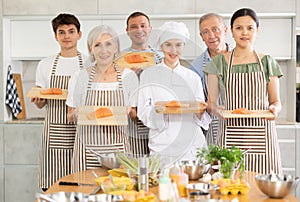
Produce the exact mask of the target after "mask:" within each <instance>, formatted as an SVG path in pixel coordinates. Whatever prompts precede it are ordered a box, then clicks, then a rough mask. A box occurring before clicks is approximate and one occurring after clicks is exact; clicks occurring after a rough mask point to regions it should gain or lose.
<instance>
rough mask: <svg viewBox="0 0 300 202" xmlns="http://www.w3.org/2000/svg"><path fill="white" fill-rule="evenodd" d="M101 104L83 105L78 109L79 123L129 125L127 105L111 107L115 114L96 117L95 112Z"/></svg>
mask: <svg viewBox="0 0 300 202" xmlns="http://www.w3.org/2000/svg"><path fill="white" fill-rule="evenodd" d="M98 108H99V106H82V107H80V108H79V110H78V121H77V124H78V125H106V126H114V125H128V116H127V113H126V107H109V108H110V109H111V110H112V112H113V116H109V117H103V118H96V117H95V116H94V112H95V111H96V110H97V109H98Z"/></svg>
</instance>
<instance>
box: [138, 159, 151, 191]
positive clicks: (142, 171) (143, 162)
mask: <svg viewBox="0 0 300 202" xmlns="http://www.w3.org/2000/svg"><path fill="white" fill-rule="evenodd" d="M148 180H149V176H148V158H147V157H140V158H139V160H138V191H140V190H144V191H146V192H148V191H149V183H148Z"/></svg>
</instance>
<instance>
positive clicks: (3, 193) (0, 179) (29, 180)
mask: <svg viewBox="0 0 300 202" xmlns="http://www.w3.org/2000/svg"><path fill="white" fill-rule="evenodd" d="M42 128H43V125H42V123H39V124H1V125H0V129H1V133H0V201H23V202H32V201H34V200H35V193H36V192H40V190H39V188H38V156H39V148H40V141H41V136H42ZM16 193H18V194H16Z"/></svg>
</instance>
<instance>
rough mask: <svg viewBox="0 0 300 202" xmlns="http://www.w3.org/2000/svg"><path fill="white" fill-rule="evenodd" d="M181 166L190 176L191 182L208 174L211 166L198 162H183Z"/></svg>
mask: <svg viewBox="0 0 300 202" xmlns="http://www.w3.org/2000/svg"><path fill="white" fill-rule="evenodd" d="M179 165H180V166H181V167H182V168H183V171H184V172H185V173H186V174H188V176H189V180H198V179H200V178H201V177H202V176H203V174H206V173H208V171H209V169H210V167H211V165H210V164H204V163H200V162H198V161H181V162H180V163H179Z"/></svg>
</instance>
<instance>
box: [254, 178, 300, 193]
mask: <svg viewBox="0 0 300 202" xmlns="http://www.w3.org/2000/svg"><path fill="white" fill-rule="evenodd" d="M255 182H256V184H257V186H258V188H259V189H260V190H261V191H262V192H263V193H264V194H266V195H267V196H269V197H270V198H284V197H285V196H287V195H288V194H290V193H291V192H293V191H294V190H295V189H296V188H297V186H298V184H299V177H294V176H291V175H276V174H271V175H256V176H255Z"/></svg>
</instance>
